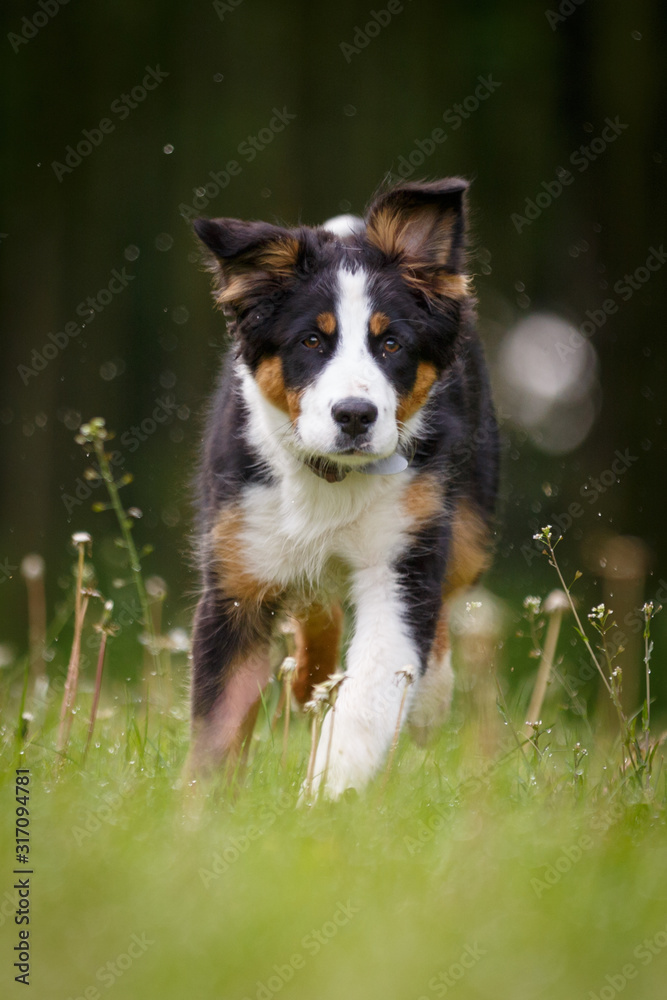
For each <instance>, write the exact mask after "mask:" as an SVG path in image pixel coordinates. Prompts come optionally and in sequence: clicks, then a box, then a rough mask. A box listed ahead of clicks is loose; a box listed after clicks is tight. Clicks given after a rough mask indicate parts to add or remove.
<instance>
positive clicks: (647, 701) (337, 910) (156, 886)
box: [0, 420, 667, 1000]
mask: <svg viewBox="0 0 667 1000" xmlns="http://www.w3.org/2000/svg"><path fill="white" fill-rule="evenodd" d="M77 440H78V441H79V443H80V444H82V445H83V446H84V447H85V448H86V450H87V451H88V453H89V456H90V461H91V465H90V466H89V467H88V468H87V469H86V471H85V473H84V475H85V477H86V480H87V481H90V482H94V481H96V477H100V478H101V480H102V486H103V487H104V488H106V495H107V497H108V499H104V498H103V497H102V492H103V490H100V491H99V493H98V496H99V499H96V501H95V505H96V508H97V510H98V512H99V513H100V515H101V519H100V521H99V524H100V525H103V527H101V529H100V531H101V532H104V536H105V537H106V536H107V535H108V533H109V531H110V528H111V525H112V524H113V518H115V521H116V526H117V529H118V531H119V536H118V537H117V538H116V539H113V532H111V538H110V539H109V538H107V542H108V541H109V540H113V541H114V545H113V549H114V550H116V551H120V552H122V554H123V560H122V561H123V563H124V566H125V573H126V578H115V577H114V579H113V580H112V583H111V587H112V589H113V585H114V583H115V586H116V591H117V592H118V593H120V594H123V595H125V596H124V598H123V600H122V601H120V602H118V601H117V599H116V600H112V599H110V598H109V597H108V595H107V594H106V593H103V592H102V590H101V587H102V583H101V582H100V581H104V580H106V578H107V576H108V573H107V571H106V568H105V566H104V553H106V552H107V551H110V549H109V547H108V545H107V542H104V543H102V544H101V545H99V546H98V542H97V540H96V539H95V538H94V537H93V538H91V536H90V535H89V534H87V533H85V532H77V533H75V534H74V536H73V539H72V545H73V551H74V554H75V559H74V562H73V576H72V584H71V587H70V589H69V594H70V596H69V598H68V599H67V600H66V601H65V602H64V603H63V606H62V607H60V608H59V609H58V611H57V613H56V615H55V616H50V615H47V612H46V607H45V601H44V593H43V574H44V565H43V561H42V560H40V559H39V557H37V556H30V557H27V558H26V559H25V560H24V564H23V566H22V568H21V571H22V574H23V576H24V578H25V582H26V592H27V599H28V608H29V618H30V652H29V654H28V655H27V656H26V657H25V658H24V660H22V661H18V662H16V663H13V664H12V665H10V666H9V667H8V669H6V670H5V671H4V672H3V675H2V676H3V684H2V690H1V696H2V707H3V716H2V717H3V725H2V744H1V748H0V749H1V753H2V760H3V767H2V772H1V776H0V783H1V785H2V788H1V791H0V795H1V797H2V803H3V809H2V816H3V822H2V851H1V856H2V858H3V859H4V869H3V881H4V886H5V888H4V889H3V894H2V898H1V900H0V927H1V929H2V941H3V945H4V947H3V954H2V963H3V965H2V982H3V983H4V984H5V986H3V996H14V995H16V996H20V995H23V994H22V993H21V989H22V987H23V986H24V985H25V984H26V983H29V984H30V986H32V987H33V995H34V996H37V997H39V998H40V1000H51V998H53V1000H61V998H62V1000H65V998H67V1000H100V998H102V997H106V996H107V993H108V991H113V993H112V994H111V995H112V996H113V997H114V998H118V1000H120V998H122V997H127V998H133V1000H134V998H137V997H142V998H148V1000H150V998H153V997H155V998H158V997H159V998H161V1000H166V998H171V997H173V998H182V997H184V996H196V997H207V998H208V997H210V998H216V1000H217V998H220V1000H233V998H238V1000H272V998H273V997H275V996H278V995H282V996H285V997H290V998H304V1000H306V998H307V1000H312V998H322V1000H329V998H331V1000H334V998H336V1000H338V998H340V997H341V996H350V997H352V998H355V1000H357V998H358V1000H366V998H400V1000H404V998H405V1000H424V998H428V1000H430V998H432V997H443V996H448V995H449V994H450V993H452V994H454V995H455V996H457V997H461V998H465V997H469V998H486V1000H491V998H493V1000H496V998H508V1000H533V998H535V1000H537V998H538V997H539V998H553V1000H571V998H573V997H582V998H588V1000H590V998H595V1000H598V998H599V1000H611V998H612V997H614V996H616V995H617V994H618V993H621V992H623V991H624V990H626V987H627V993H626V995H627V996H633V995H634V996H638V997H642V1000H653V998H655V1000H658V998H661V997H663V996H664V982H665V975H666V971H667V965H666V963H667V842H666V841H665V829H664V824H665V779H664V770H663V766H662V764H663V748H662V740H661V737H660V735H659V725H658V726H656V724H655V720H656V719H659V715H658V708H659V706H655V705H652V696H651V680H650V678H651V664H652V662H653V647H652V639H651V623H652V619H653V617H654V616H655V615H656V614H657V613H658V611H659V610H660V609H659V607H658V606H657V604H646V605H644V607H643V608H642V609H641V610H640V611H639V612H638V615H639V618H638V620H639V621H641V622H642V628H641V629H640V636H639V638H640V639H641V640H642V643H643V646H642V652H641V655H640V657H639V663H638V666H639V667H640V668H642V669H639V670H638V671H637V673H636V676H635V680H636V681H637V684H638V685H639V686H640V687H641V688H643V689H644V690H643V692H642V693H641V694H640V695H639V697H638V699H637V704H636V705H632V706H628V704H627V698H626V692H625V691H624V686H623V671H622V669H621V667H620V666H619V665H618V662H617V659H618V655H619V652H620V649H621V648H622V647H621V644H620V643H619V642H618V641H617V638H616V631H615V626H614V623H613V612H612V611H610V610H609V609H608V608H606V607H605V605H604V604H599V605H597V606H595V607H594V608H592V610H591V611H590V612H589V613H588V615H587V616H586V615H585V614H584V613H583V611H580V610H579V608H578V601H575V600H574V598H573V596H572V594H573V592H574V591H576V587H577V582H578V581H577V576H576V575H575V580H574V582H573V584H572V585H570V584H568V583H567V582H566V580H565V579H564V577H563V575H562V571H561V567H560V562H559V555H558V553H559V549H558V546H559V545H560V540H559V537H558V535H557V534H556V532H555V531H552V529H551V528H550V527H549V526H547V527H545V528H544V529H543V530H542V532H540V533H539V534H538V535H537V536H536V539H535V541H536V544H537V547H538V549H539V550H541V552H542V553H543V555H544V556H545V557H546V559H547V560H548V562H549V563H550V564H551V568H552V570H553V572H554V582H555V583H559V584H560V587H559V589H557V590H556V591H554V592H553V593H552V594H550V595H549V596H548V597H547V598H546V599H545V600H542V599H541V598H540V597H535V596H528V597H527V598H526V599H525V600H524V602H523V606H522V607H521V608H519V609H514V611H513V620H514V621H520V622H521V626H520V630H519V631H520V633H521V634H520V635H518V636H514V638H513V643H510V649H509V653H508V654H506V655H503V654H504V645H505V642H504V640H503V638H502V636H503V635H504V634H506V627H505V626H503V624H502V623H503V616H507V614H508V607H507V606H504V605H503V604H502V602H501V601H500V600H499V599H498V598H496V597H494V596H493V595H492V594H490V593H489V592H488V591H485V590H482V589H480V590H478V591H476V592H474V593H473V594H470V595H467V597H466V599H464V601H463V602H462V603H461V604H460V605H459V607H458V608H457V609H455V610H454V612H453V616H452V625H453V631H454V633H455V635H456V637H457V648H456V655H457V660H458V675H459V679H460V683H459V690H458V694H457V699H456V703H455V707H454V712H453V715H452V718H451V720H450V722H449V724H448V725H447V727H446V728H445V729H444V730H443V732H442V734H441V736H440V738H439V740H438V741H437V743H436V744H435V745H434V746H432V747H430V748H429V749H427V750H423V749H417V748H416V747H415V746H413V745H412V744H411V743H410V742H409V740H408V739H407V738H401V740H400V741H399V743H398V746H397V749H396V752H395V753H394V754H393V755H392V756H391V757H390V760H389V762H388V767H387V770H386V771H385V773H384V774H383V775H381V776H380V777H379V778H378V779H377V780H376V781H375V782H374V784H373V785H372V786H371V787H370V788H369V789H368V790H367V791H366V792H365V793H364V794H362V795H356V794H355V795H350V796H349V797H346V798H344V799H343V800H342V801H340V802H338V803H336V804H331V803H327V802H325V801H316V802H311V803H310V804H309V805H305V806H300V807H297V797H298V794H299V789H300V788H301V786H302V783H303V781H304V777H305V774H306V766H307V760H308V756H309V746H308V744H309V737H310V724H309V722H308V720H307V719H303V718H297V717H294V718H293V720H292V725H291V728H290V732H289V739H288V741H287V742H286V743H283V735H282V728H283V727H282V726H276V725H275V722H276V719H275V718H274V716H275V715H276V713H277V711H278V709H277V706H278V702H279V694H280V692H279V683H278V682H277V681H276V682H274V683H273V684H272V685H270V687H269V689H268V690H267V693H266V697H265V699H264V701H263V712H262V713H261V717H260V723H259V725H258V727H257V730H256V732H255V735H254V737H253V740H252V745H251V746H250V748H249V758H250V759H249V766H248V769H247V771H246V772H245V773H244V774H242V773H241V772H240V771H238V772H237V773H236V774H235V775H231V776H230V775H227V777H226V779H221V780H220V781H219V782H218V783H216V784H213V785H210V786H208V787H200V786H199V785H198V784H197V783H192V784H187V783H185V782H184V781H183V780H182V778H181V769H182V764H183V760H184V757H185V753H186V750H187V693H186V692H187V634H186V633H184V632H181V631H179V630H171V631H169V632H167V634H166V635H165V634H164V631H165V629H164V625H165V623H164V621H163V613H162V606H163V602H164V599H165V594H166V585H165V584H164V582H163V581H160V580H157V579H156V578H151V577H149V578H148V579H147V580H144V576H143V567H142V559H143V558H144V556H145V555H146V554H147V549H146V547H145V546H144V548H141V549H140V548H138V547H137V546H136V545H135V542H134V537H133V525H135V524H137V523H139V522H140V517H141V511H139V510H138V509H136V508H132V507H127V508H126V507H125V506H124V501H122V500H121V497H122V496H123V490H124V487H125V486H129V482H130V479H131V477H129V476H128V474H127V473H124V474H123V475H122V476H121V477H120V478H119V479H116V478H115V477H116V473H115V472H114V470H113V467H112V465H111V463H110V462H109V460H108V458H109V454H110V452H108V451H107V448H110V447H112V445H110V444H108V442H110V441H112V437H111V435H110V434H109V432H108V431H107V430H106V427H105V425H104V422H103V421H101V420H97V421H91V422H90V423H89V424H87V425H84V426H83V427H81V428H80V431H79V434H78V438H77ZM98 548H99V550H100V551H101V553H102V555H101V557H98V556H97V552H98ZM113 566H114V572H117V560H115V558H114V563H113ZM128 607H132V608H133V609H134V611H133V613H132V614H131V615H129V616H128V615H127V614H126V609H127V608H128ZM119 609H120V610H119ZM503 628H505V632H503ZM575 630H576V631H575ZM577 632H578V635H577V634H576V633H577ZM572 637H574V638H575V640H576V642H577V645H578V648H580V649H581V650H582V651H583V653H584V654H585V659H584V661H582V660H581V659H579V660H578V661H577V660H575V661H573V660H572V656H573V654H572V652H571V647H569V640H570V639H571V638H572ZM288 641H289V636H286V638H285V642H286V643H287V642H288ZM116 644H117V645H116ZM115 646H116V649H117V650H119V649H120V650H122V666H123V670H122V672H120V671H119V669H118V663H116V669H114V670H110V671H107V672H105V665H106V664H105V660H106V657H107V652H109V656H110V657H111V658H113V655H115V654H114V653H113V651H114V647H115ZM288 651H289V650H288V648H287V646H286V647H285V649H282V650H277V651H276V665H277V666H278V665H279V663H280V660H281V658H283V657H284V655H285V653H286V652H288ZM657 655H658V656H659V658H660V659H661V658H662V656H663V655H664V654H663V653H662V652H659V653H658V654H657ZM531 661H532V665H531ZM582 662H588V666H589V668H590V669H589V670H588V672H586V673H584V671H583V668H582V667H581V666H579V672H578V674H575V672H574V667H573V664H574V663H579V664H581V663H582ZM515 668H516V670H515ZM519 678H521V679H520V680H519ZM592 678H597V681H598V684H597V686H596V685H594V684H592V683H591V679H592Z"/></svg>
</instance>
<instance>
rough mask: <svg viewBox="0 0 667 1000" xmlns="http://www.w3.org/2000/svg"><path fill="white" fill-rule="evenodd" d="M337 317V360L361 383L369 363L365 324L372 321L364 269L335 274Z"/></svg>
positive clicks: (345, 269) (366, 325)
mask: <svg viewBox="0 0 667 1000" xmlns="http://www.w3.org/2000/svg"><path fill="white" fill-rule="evenodd" d="M338 295H339V298H338V303H337V308H336V313H337V318H338V333H339V338H340V340H339V345H338V351H337V357H338V359H339V360H340V361H341V362H343V360H344V363H345V367H347V365H350V377H354V376H355V375H356V377H357V378H358V379H359V380H360V381H362V382H363V380H364V378H365V376H364V369H366V368H367V366H368V364H369V362H370V361H371V358H370V353H369V350H368V344H367V337H368V324H369V322H370V318H371V311H372V307H371V302H370V296H369V293H368V275H367V273H366V271H364V270H363V268H361V267H360V268H358V269H357V270H356V271H348V270H347V268H344V267H342V268H341V269H340V271H339V272H338Z"/></svg>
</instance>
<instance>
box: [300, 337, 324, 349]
mask: <svg viewBox="0 0 667 1000" xmlns="http://www.w3.org/2000/svg"><path fill="white" fill-rule="evenodd" d="M301 343H302V344H303V346H304V347H310V349H311V350H312V349H313V348H315V347H319V346H320V338H319V337H318V336H317V334H316V333H311V334H310V335H309V336H308V337H306V338H305V339H304V340H302V341H301Z"/></svg>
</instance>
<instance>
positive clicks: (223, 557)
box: [211, 504, 281, 604]
mask: <svg viewBox="0 0 667 1000" xmlns="http://www.w3.org/2000/svg"><path fill="white" fill-rule="evenodd" d="M243 528H244V518H243V511H242V510H241V508H240V507H239V506H238V505H236V504H232V505H229V506H225V507H223V508H222V509H221V511H220V513H219V514H218V519H217V521H216V523H215V525H214V527H213V529H212V531H211V540H212V549H213V556H214V559H215V565H216V572H217V577H218V586H219V588H220V591H221V592H222V593H223V594H224V595H225V596H226V597H233V598H236V599H238V600H239V601H240V602H244V603H245V602H248V603H251V604H259V603H261V602H262V601H263V600H266V599H267V598H268V599H271V598H273V599H276V598H277V597H279V595H280V592H281V591H280V588H279V587H277V586H276V585H272V584H270V583H267V582H266V581H262V580H258V579H257V578H256V577H255V576H253V574H252V573H251V572H250V571H249V570H248V567H247V559H246V555H245V551H244V546H243V540H242V538H241V534H242V531H243Z"/></svg>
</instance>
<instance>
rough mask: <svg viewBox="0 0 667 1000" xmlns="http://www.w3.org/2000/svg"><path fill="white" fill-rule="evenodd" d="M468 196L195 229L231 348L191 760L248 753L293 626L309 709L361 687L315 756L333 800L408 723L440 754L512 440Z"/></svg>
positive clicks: (208, 487) (207, 451) (203, 476)
mask: <svg viewBox="0 0 667 1000" xmlns="http://www.w3.org/2000/svg"><path fill="white" fill-rule="evenodd" d="M466 188H467V184H466V182H465V181H463V180H459V179H448V180H442V181H437V182H434V183H424V184H405V185H403V186H401V187H399V188H396V189H394V190H391V191H388V192H387V193H384V194H381V195H380V196H379V197H378V198H376V200H375V201H374V202H373V203H372V204H371V206H370V209H369V210H368V213H367V215H366V218H365V220H362V219H356V218H354V217H350V216H345V217H339V218H337V219H334V220H332V221H331V222H330V223H328V224H325V225H323V226H320V227H317V228H309V227H305V226H304V227H301V228H297V229H283V228H280V227H278V226H273V225H269V224H267V223H263V222H240V221H238V220H236V219H199V220H197V222H195V229H196V231H197V233H198V235H199V237H200V239H201V240H202V241H203V242H204V244H205V245H206V247H207V248H208V250H209V251H210V254H211V258H210V260H211V267H212V270H213V271H214V274H215V299H216V301H217V303H218V304H219V305H220V307H221V308H222V310H223V312H224V314H225V317H226V319H227V325H228V329H229V332H230V334H231V338H232V346H231V350H230V351H229V353H228V355H227V358H226V362H225V365H224V370H223V372H222V376H221V378H220V381H219V384H218V388H217V391H216V394H215V397H214V400H213V404H212V407H211V410H210V414H209V419H208V428H207V431H206V435H205V442H204V453H203V460H202V465H201V471H200V482H199V487H200V522H199V543H200V545H199V558H200V563H201V571H202V577H203V591H202V595H201V599H200V601H199V605H198V608H197V613H196V619H195V627H194V641H193V659H194V664H193V679H192V716H193V720H192V721H193V733H192V740H193V742H192V752H191V766H192V767H193V768H194V769H195V771H206V770H210V769H211V768H213V767H215V766H216V765H219V764H220V763H221V762H222V761H223V760H224V759H225V758H226V757H228V756H229V755H230V754H231V755H235V754H237V753H238V752H239V750H240V748H241V747H242V745H243V743H244V741H245V740H247V739H248V738H249V734H250V733H251V731H252V727H253V725H254V721H255V716H256V713H257V707H258V704H259V691H260V690H261V689H262V688H264V686H265V685H266V684H267V682H268V680H269V677H270V662H269V650H270V643H271V637H272V634H273V633H274V632H275V630H276V627H277V626H278V624H279V623H280V621H281V617H284V615H285V614H290V615H292V616H293V617H294V618H296V619H297V621H298V623H299V626H298V631H297V636H296V648H297V674H296V679H295V683H294V694H295V696H296V698H297V699H298V700H299V701H300V702H304V701H306V700H307V699H308V697H309V695H310V693H311V690H312V687H313V684H315V683H317V682H320V681H322V680H324V679H325V678H326V677H327V676H328V675H330V674H331V673H332V672H333V671H334V670H335V669H336V668H337V666H338V662H339V654H340V639H341V629H342V621H343V614H342V611H341V605H345V606H346V607H348V608H349V609H350V629H351V635H350V641H349V646H348V649H347V656H346V670H347V679H346V681H345V682H344V683H343V684H342V686H341V688H340V693H339V697H338V701H337V704H336V711H335V724H334V727H333V736H332V741H331V751H330V755H329V763H328V768H327V769H326V774H325V773H324V771H325V765H326V761H327V749H328V747H329V741H330V733H329V726H330V724H331V713H329V715H328V716H327V718H326V719H325V722H324V726H323V730H322V734H321V739H320V745H319V749H318V753H317V758H316V766H315V771H316V777H315V783H316V785H317V784H318V783H320V782H322V781H324V783H325V792H326V794H327V795H329V796H330V797H332V798H335V797H337V796H339V795H340V794H341V793H342V792H343V791H344V790H345V789H346V788H348V787H354V788H361V787H362V786H363V785H364V784H366V782H367V781H368V780H369V779H370V778H371V777H372V775H373V774H374V773H375V772H376V771H377V770H378V768H379V767H380V766H381V764H382V761H383V758H384V756H385V754H386V753H387V751H388V749H389V746H390V744H391V740H392V736H393V734H394V730H395V727H396V723H397V719H398V715H399V709H400V705H401V698H402V696H403V693H404V688H405V684H406V679H405V674H404V673H402V672H403V671H404V670H405V668H406V667H412V668H413V670H414V683H412V684H411V685H410V687H409V691H408V692H407V701H406V703H405V705H404V713H403V718H404V719H405V720H406V721H407V723H408V724H409V726H410V729H411V731H412V733H413V735H415V737H416V738H417V739H418V740H420V741H423V740H424V739H425V738H426V737H427V735H428V733H429V732H430V731H431V730H432V729H433V728H434V727H437V726H438V724H439V723H440V722H441V720H442V719H443V717H444V715H445V714H446V712H447V709H448V706H449V702H450V699H451V692H452V671H451V664H450V648H449V639H448V630H447V606H448V601H449V598H450V597H451V595H452V594H453V593H454V591H456V590H457V589H459V588H461V587H466V586H468V585H470V584H472V583H474V582H475V580H476V579H477V578H478V576H479V575H480V574H481V573H482V571H483V570H484V569H485V567H486V566H487V562H488V550H489V542H490V535H491V532H492V528H491V525H492V519H493V512H494V504H495V498H496V488H497V468H498V444H497V430H496V423H495V418H494V415H493V407H492V403H491V399H490V395H489V387H488V382H487V375H486V370H485V366H484V360H483V356H482V350H481V347H480V344H479V342H478V339H477V336H476V334H475V329H474V307H473V302H472V300H471V298H470V294H469V285H468V279H467V277H466V275H465V273H464V196H465V191H466Z"/></svg>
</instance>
